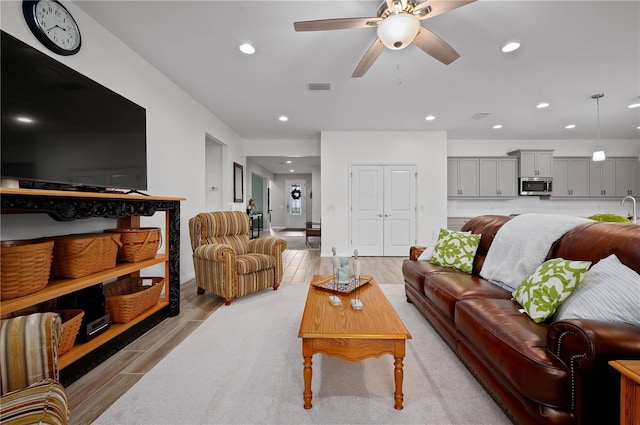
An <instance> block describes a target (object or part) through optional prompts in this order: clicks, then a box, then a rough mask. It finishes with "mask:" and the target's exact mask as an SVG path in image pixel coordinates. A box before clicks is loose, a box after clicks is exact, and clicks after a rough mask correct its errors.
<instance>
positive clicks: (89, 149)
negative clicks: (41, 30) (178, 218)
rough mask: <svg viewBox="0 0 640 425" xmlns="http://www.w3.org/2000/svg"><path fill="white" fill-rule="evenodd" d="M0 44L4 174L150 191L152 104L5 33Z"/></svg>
mask: <svg viewBox="0 0 640 425" xmlns="http://www.w3.org/2000/svg"><path fill="white" fill-rule="evenodd" d="M0 42H1V45H0V54H1V59H0V60H1V62H0V67H1V68H2V74H1V76H0V84H1V91H0V96H1V98H2V100H1V105H0V113H1V114H2V128H1V130H0V133H1V135H0V145H1V147H2V152H1V153H2V158H1V159H2V168H1V169H0V173H1V174H2V178H4V179H15V180H20V182H21V185H22V186H29V187H34V186H35V187H40V186H46V185H43V184H54V185H60V186H62V188H65V187H70V188H78V187H79V188H83V187H84V188H97V189H100V188H113V189H138V190H146V189H147V143H146V138H147V137H146V110H145V108H143V107H141V106H139V105H137V104H135V103H133V102H131V101H130V100H128V99H126V98H124V97H122V96H121V95H119V94H117V93H115V92H113V91H111V90H109V89H108V88H106V87H104V86H102V85H101V84H98V83H97V82H95V81H93V80H91V79H90V78H87V77H85V76H84V75H82V74H80V73H78V72H77V71H75V70H73V69H71V68H69V67H68V66H66V65H64V64H62V63H60V62H58V61H57V60H55V59H53V58H51V57H49V56H47V55H46V54H44V53H42V52H40V51H38V50H37V49H34V48H33V47H31V46H29V45H28V44H26V43H23V42H22V41H20V40H18V39H17V38H15V37H13V36H11V35H9V34H7V33H5V32H4V31H2V32H1V40H0Z"/></svg>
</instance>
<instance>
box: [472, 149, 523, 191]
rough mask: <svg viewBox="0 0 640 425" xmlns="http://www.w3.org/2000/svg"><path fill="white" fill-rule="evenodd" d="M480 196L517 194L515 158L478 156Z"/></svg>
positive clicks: (516, 164)
mask: <svg viewBox="0 0 640 425" xmlns="http://www.w3.org/2000/svg"><path fill="white" fill-rule="evenodd" d="M479 161H480V162H479V166H480V172H479V175H480V178H479V182H480V196H484V197H500V198H505V197H514V198H515V197H516V196H518V185H517V182H518V159H517V158H480V159H479Z"/></svg>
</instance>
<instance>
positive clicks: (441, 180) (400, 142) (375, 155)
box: [320, 131, 447, 256]
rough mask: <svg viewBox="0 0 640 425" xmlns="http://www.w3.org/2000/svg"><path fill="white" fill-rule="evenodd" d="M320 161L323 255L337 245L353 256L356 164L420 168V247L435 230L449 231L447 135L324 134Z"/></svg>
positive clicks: (412, 132)
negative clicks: (352, 190)
mask: <svg viewBox="0 0 640 425" xmlns="http://www.w3.org/2000/svg"><path fill="white" fill-rule="evenodd" d="M321 157H322V163H321V166H320V167H321V181H322V189H321V191H322V255H323V256H327V255H330V253H331V247H333V246H335V247H336V250H337V251H338V255H343V256H345V255H350V253H351V252H352V247H351V242H350V235H351V228H350V219H351V214H350V208H349V206H350V204H351V200H350V187H349V183H350V178H349V173H350V172H351V166H352V165H353V164H380V165H383V164H389V165H401V164H415V165H416V166H417V170H418V171H417V172H418V195H417V205H418V214H417V216H418V219H417V223H416V224H417V234H418V236H417V239H418V243H420V244H426V243H428V242H429V240H430V239H431V234H432V232H433V231H434V230H436V229H438V228H440V227H446V216H447V133H446V132H439V131H432V132H430V131H397V132H393V131H391V132H368V131H351V132H349V131H336V132H334V131H324V132H322V135H321ZM407 255H408V254H407Z"/></svg>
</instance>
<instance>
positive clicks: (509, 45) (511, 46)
mask: <svg viewBox="0 0 640 425" xmlns="http://www.w3.org/2000/svg"><path fill="white" fill-rule="evenodd" d="M518 48H520V43H518V42H517V41H512V42H510V43H507V44H505V45H504V46H502V51H503V52H504V53H509V52H513V51H514V50H518Z"/></svg>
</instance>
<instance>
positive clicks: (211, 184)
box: [204, 136, 223, 211]
mask: <svg viewBox="0 0 640 425" xmlns="http://www.w3.org/2000/svg"><path fill="white" fill-rule="evenodd" d="M222 150H223V145H222V144H221V143H220V142H218V141H217V140H215V139H214V138H212V137H210V136H205V148H204V152H205V166H204V169H205V191H206V192H205V211H219V210H222V209H223V208H222V155H223V152H222Z"/></svg>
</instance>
